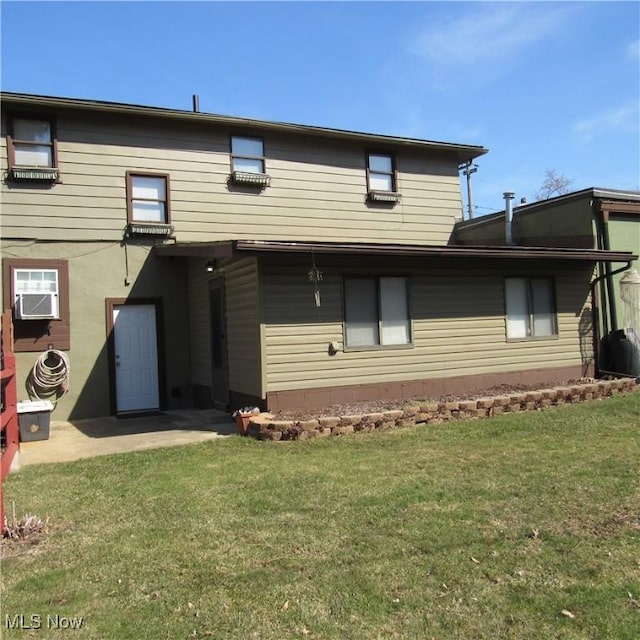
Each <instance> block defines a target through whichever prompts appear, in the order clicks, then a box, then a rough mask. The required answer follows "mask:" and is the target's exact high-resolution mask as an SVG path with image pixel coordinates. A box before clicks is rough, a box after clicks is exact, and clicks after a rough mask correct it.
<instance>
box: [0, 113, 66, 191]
mask: <svg viewBox="0 0 640 640" xmlns="http://www.w3.org/2000/svg"><path fill="white" fill-rule="evenodd" d="M7 143H8V145H7V146H8V152H9V170H10V174H11V177H12V178H14V179H16V180H56V179H57V177H58V171H57V158H56V137H55V129H54V125H53V122H52V121H51V120H48V119H45V118H35V117H33V118H32V117H20V116H15V117H13V118H11V120H10V123H9V135H8V136H7Z"/></svg>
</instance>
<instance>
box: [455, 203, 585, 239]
mask: <svg viewBox="0 0 640 640" xmlns="http://www.w3.org/2000/svg"><path fill="white" fill-rule="evenodd" d="M505 235H506V230H505V216H504V213H502V214H493V215H490V216H486V217H485V218H482V217H481V218H478V219H476V220H473V221H469V222H464V223H462V224H459V225H457V226H456V229H455V234H454V237H455V242H456V243H457V244H466V245H504V244H506V240H505ZM512 236H513V241H514V243H515V244H516V245H520V246H526V247H575V248H582V249H593V248H596V231H595V227H594V222H593V219H592V213H591V200H590V198H589V197H584V198H580V199H577V200H573V201H569V202H559V203H557V204H553V203H550V204H547V203H546V202H544V201H543V202H540V203H536V204H535V205H526V207H525V208H524V209H523V210H522V211H519V210H518V207H514V212H513V223H512Z"/></svg>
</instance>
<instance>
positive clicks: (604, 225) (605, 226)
mask: <svg viewBox="0 0 640 640" xmlns="http://www.w3.org/2000/svg"><path fill="white" fill-rule="evenodd" d="M598 209H599V212H600V221H601V233H602V249H604V250H605V251H609V250H610V249H611V243H610V241H609V212H608V211H607V210H605V209H603V208H602V202H598ZM627 268H628V266H627ZM616 273H619V271H615V272H614V271H611V264H610V263H609V262H606V263H605V264H604V275H605V285H606V287H607V302H608V311H609V319H610V321H611V322H610V324H611V331H616V330H617V329H618V313H617V311H616V300H615V291H614V288H613V276H614V275H615V274H616Z"/></svg>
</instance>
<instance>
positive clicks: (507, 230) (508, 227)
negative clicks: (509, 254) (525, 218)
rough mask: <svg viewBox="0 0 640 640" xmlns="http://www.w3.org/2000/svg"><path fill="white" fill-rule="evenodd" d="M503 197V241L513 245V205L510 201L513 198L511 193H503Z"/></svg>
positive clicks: (513, 195)
mask: <svg viewBox="0 0 640 640" xmlns="http://www.w3.org/2000/svg"><path fill="white" fill-rule="evenodd" d="M502 195H503V196H504V239H505V243H506V244H507V245H512V244H514V242H513V204H512V202H511V201H512V200H513V198H514V197H515V195H516V194H515V193H514V192H513V191H505V192H504V193H503V194H502Z"/></svg>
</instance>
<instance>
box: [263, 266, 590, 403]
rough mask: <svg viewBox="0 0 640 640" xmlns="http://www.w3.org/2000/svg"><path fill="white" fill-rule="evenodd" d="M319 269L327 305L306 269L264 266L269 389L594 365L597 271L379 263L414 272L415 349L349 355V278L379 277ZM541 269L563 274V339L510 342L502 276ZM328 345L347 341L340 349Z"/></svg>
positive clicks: (558, 280)
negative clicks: (345, 297) (345, 294)
mask: <svg viewBox="0 0 640 640" xmlns="http://www.w3.org/2000/svg"><path fill="white" fill-rule="evenodd" d="M319 266H320V268H321V270H323V272H324V279H323V280H322V282H321V285H320V291H321V307H320V308H317V307H316V306H315V303H314V297H313V287H312V285H311V284H310V283H309V282H308V278H307V275H306V269H307V265H305V264H300V265H298V266H297V267H292V266H289V267H282V268H280V269H278V268H275V267H273V268H269V267H266V269H265V276H264V286H265V292H264V293H265V341H266V371H267V391H268V392H273V391H283V390H294V389H305V388H313V387H327V386H337V385H353V384H366V383H375V382H392V381H408V380H417V379H421V378H435V377H452V376H460V375H473V374H484V373H493V372H500V371H522V370H527V369H540V368H553V367H558V368H560V367H564V366H573V365H578V366H582V367H583V369H584V370H585V371H586V370H587V368H588V365H589V364H590V363H591V360H592V337H591V313H590V310H589V308H588V295H589V287H588V283H589V280H590V276H591V273H592V270H591V268H585V267H566V266H564V267H561V266H560V265H557V264H555V265H550V264H547V265H545V266H544V267H542V268H540V267H538V266H535V267H534V266H527V267H524V266H522V265H515V264H513V265H510V266H506V265H505V266H499V265H490V264H487V266H485V267H484V268H483V267H481V266H480V265H478V264H474V265H469V266H468V267H467V268H464V267H462V268H461V267H459V266H455V265H453V264H449V265H447V266H444V265H441V266H438V265H437V264H435V263H434V264H432V265H431V266H429V267H428V268H427V267H425V268H417V267H416V266H415V263H414V266H409V264H408V263H406V264H405V265H402V263H398V262H397V261H396V263H395V264H394V265H392V264H388V263H387V264H386V265H385V264H379V266H378V268H377V269H376V270H375V271H373V273H377V274H379V275H385V274H388V275H407V276H409V278H410V307H411V319H412V332H413V345H412V346H410V347H401V348H382V349H378V350H363V351H343V350H342V349H343V346H344V345H343V324H342V318H343V314H342V276H343V275H344V274H356V273H372V265H371V264H368V265H365V264H362V266H361V267H359V268H354V267H352V266H348V265H347V264H343V265H331V264H330V263H327V264H321V265H319ZM542 274H548V275H554V274H555V286H556V296H557V300H558V327H559V336H558V337H557V338H551V339H545V340H532V341H523V342H507V340H506V337H505V335H506V334H505V311H504V293H503V291H504V277H505V276H506V275H542ZM330 342H337V343H338V344H339V347H340V349H339V351H338V353H337V354H335V355H330V354H329V351H328V346H329V343H330Z"/></svg>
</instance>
